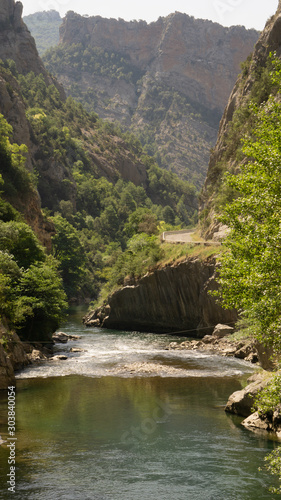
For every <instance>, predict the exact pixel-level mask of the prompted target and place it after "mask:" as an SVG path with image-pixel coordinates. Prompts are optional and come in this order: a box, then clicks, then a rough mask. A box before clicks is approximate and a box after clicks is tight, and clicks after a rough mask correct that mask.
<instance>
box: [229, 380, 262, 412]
mask: <svg viewBox="0 0 281 500" xmlns="http://www.w3.org/2000/svg"><path fill="white" fill-rule="evenodd" d="M269 380H270V374H269V373H260V374H258V375H254V376H253V378H252V379H249V382H250V384H249V385H247V387H245V389H242V390H241V391H236V392H234V393H233V394H232V395H231V396H230V397H229V399H228V402H227V404H226V407H225V411H226V412H228V413H235V414H237V415H240V416H242V417H248V416H249V415H251V414H252V406H253V403H254V399H255V396H256V395H257V394H258V393H259V392H260V391H261V390H262V389H264V388H265V387H266V385H267V384H268V382H269Z"/></svg>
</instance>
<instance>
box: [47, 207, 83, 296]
mask: <svg viewBox="0 0 281 500" xmlns="http://www.w3.org/2000/svg"><path fill="white" fill-rule="evenodd" d="M52 220H53V222H54V224H55V228H56V234H55V236H54V237H53V252H54V256H55V258H56V259H57V260H58V261H59V269H60V271H61V275H62V278H63V283H64V288H65V290H66V293H67V295H68V297H69V298H71V297H72V296H73V294H74V295H75V294H76V293H77V292H78V291H79V289H80V286H81V282H82V279H83V276H84V273H85V269H84V264H85V262H86V257H85V252H84V249H83V246H82V245H81V243H80V238H79V234H78V232H77V230H76V229H75V228H74V227H73V226H72V225H71V224H70V223H69V222H68V221H67V220H66V219H64V218H63V217H61V216H60V215H56V216H55V217H53V218H52Z"/></svg>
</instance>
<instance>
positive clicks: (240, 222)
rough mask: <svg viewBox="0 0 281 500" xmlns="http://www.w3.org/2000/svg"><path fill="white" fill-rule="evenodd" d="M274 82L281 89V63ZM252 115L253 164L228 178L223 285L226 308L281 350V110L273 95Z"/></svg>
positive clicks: (247, 142) (248, 146)
mask: <svg viewBox="0 0 281 500" xmlns="http://www.w3.org/2000/svg"><path fill="white" fill-rule="evenodd" d="M272 81H273V82H274V84H275V85H276V84H277V82H278V84H279V88H281V66H280V62H279V61H277V62H276V65H275V72H274V74H273V78H272ZM252 112H253V113H254V115H255V119H256V127H255V131H254V136H251V135H248V136H246V137H245V138H244V147H243V152H244V154H245V155H246V157H247V158H248V161H247V162H246V163H245V164H243V165H241V168H240V173H238V175H231V174H228V175H226V178H225V182H226V184H227V185H228V186H230V187H231V188H233V189H234V190H235V192H236V199H234V200H233V201H232V202H231V203H229V204H228V205H226V207H225V209H224V214H223V216H222V217H221V221H222V222H223V223H224V224H226V225H227V226H228V227H229V228H230V229H231V232H230V234H229V236H228V238H227V239H226V242H225V244H226V246H227V247H228V249H229V251H228V252H226V253H225V254H224V256H223V258H222V267H221V269H220V273H219V274H220V278H219V281H220V284H221V285H222V298H223V302H224V305H226V306H230V307H236V308H238V309H239V310H243V311H246V312H247V313H248V315H249V316H250V317H252V318H254V319H255V320H256V321H257V323H258V324H259V331H260V335H261V337H262V339H263V340H266V341H268V342H270V343H271V344H273V345H274V346H275V347H276V348H280V346H281V331H280V318H281V313H280V311H281V295H280V284H281V283H280V269H281V260H280V255H281V254H280V245H281V233H280V227H281V201H280V189H281V184H280V182H281V181H280V179H281V176H280V165H281V128H280V113H281V104H280V102H279V100H278V99H276V98H275V97H274V96H273V95H272V96H270V98H269V99H268V101H267V102H266V103H265V104H263V105H261V106H260V107H257V106H256V105H255V104H253V105H252Z"/></svg>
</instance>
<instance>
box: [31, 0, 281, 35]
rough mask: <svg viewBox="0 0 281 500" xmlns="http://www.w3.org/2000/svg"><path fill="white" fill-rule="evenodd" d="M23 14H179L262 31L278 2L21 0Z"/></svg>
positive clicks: (132, 16)
mask: <svg viewBox="0 0 281 500" xmlns="http://www.w3.org/2000/svg"><path fill="white" fill-rule="evenodd" d="M22 3H23V6H24V12H23V15H25V16H26V15H28V14H33V13H34V12H38V11H44V10H46V11H48V10H51V9H54V10H57V11H58V12H60V14H61V16H64V15H65V13H66V12H67V11H68V10H73V11H74V12H77V13H78V14H82V15H84V14H88V15H90V16H95V15H100V16H102V17H113V18H116V19H117V18H118V17H121V18H122V19H125V20H126V21H130V20H132V19H144V20H146V21H148V22H151V21H156V20H157V19H158V17H160V16H167V15H168V14H171V13H172V12H175V11H179V12H184V13H186V14H189V15H191V16H194V17H195V18H197V19H210V20H211V21H216V22H218V23H220V24H222V25H223V26H232V25H236V24H240V25H243V26H245V27H246V28H255V29H258V30H262V29H263V28H264V26H265V23H266V21H267V19H268V18H269V17H270V16H271V15H272V14H275V12H276V9H277V6H278V0H161V1H160V0H154V1H153V0H141V1H137V2H136V1H134V0H118V1H117V0H102V1H92V0H22Z"/></svg>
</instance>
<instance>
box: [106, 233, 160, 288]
mask: <svg viewBox="0 0 281 500" xmlns="http://www.w3.org/2000/svg"><path fill="white" fill-rule="evenodd" d="M163 255H164V254H163V250H162V248H161V246H160V240H159V238H158V237H157V236H155V235H151V236H149V235H148V234H146V233H139V234H135V235H134V236H133V237H132V238H131V239H130V240H129V241H128V244H127V248H126V250H125V251H124V252H122V253H121V254H119V256H118V257H117V260H116V262H115V263H114V265H113V266H112V268H111V270H110V276H109V280H108V283H107V286H106V287H105V291H106V292H107V293H108V292H109V291H111V290H112V289H114V288H115V287H116V286H117V285H122V284H123V282H124V279H125V278H126V277H127V276H128V277H130V278H131V279H132V278H137V277H140V276H141V275H143V274H145V272H147V271H148V270H149V269H151V268H152V267H154V266H155V265H156V263H157V262H158V261H159V260H160V259H161V258H162V257H163Z"/></svg>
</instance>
